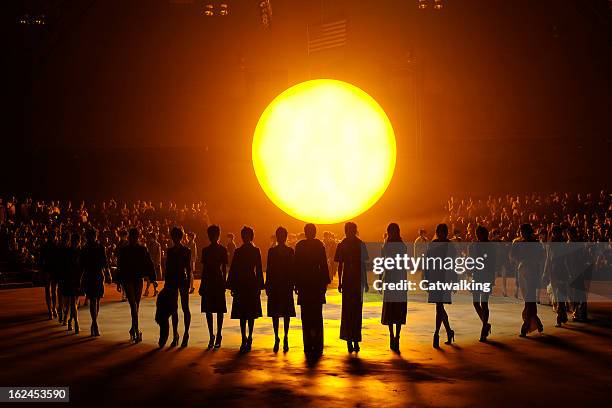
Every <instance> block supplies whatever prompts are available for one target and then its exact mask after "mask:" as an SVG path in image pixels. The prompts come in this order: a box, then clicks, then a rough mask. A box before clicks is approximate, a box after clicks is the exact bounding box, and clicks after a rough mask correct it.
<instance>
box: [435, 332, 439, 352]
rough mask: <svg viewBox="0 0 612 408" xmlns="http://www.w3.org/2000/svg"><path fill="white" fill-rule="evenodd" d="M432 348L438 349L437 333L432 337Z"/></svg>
mask: <svg viewBox="0 0 612 408" xmlns="http://www.w3.org/2000/svg"><path fill="white" fill-rule="evenodd" d="M433 348H435V349H439V348H440V335H439V334H438V333H434V335H433Z"/></svg>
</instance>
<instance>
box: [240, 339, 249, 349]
mask: <svg viewBox="0 0 612 408" xmlns="http://www.w3.org/2000/svg"><path fill="white" fill-rule="evenodd" d="M246 343H247V340H246V338H244V337H243V338H242V343H240V352H241V353H244V352H246V351H247V350H246Z"/></svg>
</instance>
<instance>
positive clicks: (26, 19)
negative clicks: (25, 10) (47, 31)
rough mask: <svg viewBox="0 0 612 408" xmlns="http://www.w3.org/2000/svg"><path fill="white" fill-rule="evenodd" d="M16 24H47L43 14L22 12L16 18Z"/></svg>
mask: <svg viewBox="0 0 612 408" xmlns="http://www.w3.org/2000/svg"><path fill="white" fill-rule="evenodd" d="M17 24H21V25H28V26H31V25H39V26H40V25H45V24H47V16H45V15H44V14H37V15H29V14H24V15H22V16H20V17H18V18H17Z"/></svg>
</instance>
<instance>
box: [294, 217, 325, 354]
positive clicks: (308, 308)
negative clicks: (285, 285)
mask: <svg viewBox="0 0 612 408" xmlns="http://www.w3.org/2000/svg"><path fill="white" fill-rule="evenodd" d="M304 234H305V236H306V239H303V240H301V241H300V242H298V243H297V244H296V246H295V287H296V290H297V294H298V304H299V305H300V307H301V312H302V313H301V315H302V334H303V338H304V352H305V353H306V354H308V355H310V356H318V355H321V354H322V353H323V304H325V292H326V291H327V285H328V284H329V283H330V279H329V269H328V267H327V257H326V256H325V246H324V245H323V243H322V242H321V241H319V240H318V239H317V238H316V235H317V228H316V227H315V226H314V224H306V226H304Z"/></svg>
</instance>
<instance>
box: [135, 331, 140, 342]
mask: <svg viewBox="0 0 612 408" xmlns="http://www.w3.org/2000/svg"><path fill="white" fill-rule="evenodd" d="M140 342H142V332H141V331H138V332H136V338H135V339H134V343H140Z"/></svg>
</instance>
